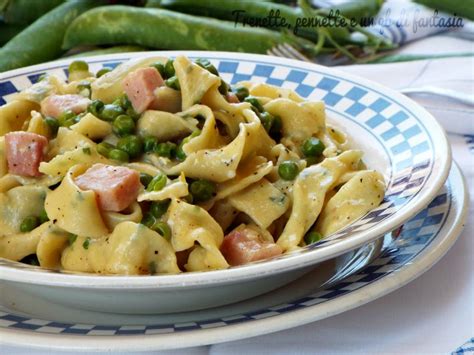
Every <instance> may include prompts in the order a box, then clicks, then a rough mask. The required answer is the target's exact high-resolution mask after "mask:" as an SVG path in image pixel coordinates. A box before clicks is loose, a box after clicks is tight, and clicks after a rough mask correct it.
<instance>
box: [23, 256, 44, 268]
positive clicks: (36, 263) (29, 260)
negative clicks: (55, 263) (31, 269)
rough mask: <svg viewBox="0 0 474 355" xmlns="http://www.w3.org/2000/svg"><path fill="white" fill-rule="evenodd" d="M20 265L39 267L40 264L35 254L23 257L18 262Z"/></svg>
mask: <svg viewBox="0 0 474 355" xmlns="http://www.w3.org/2000/svg"><path fill="white" fill-rule="evenodd" d="M20 263H24V264H28V265H32V266H40V262H39V260H38V256H37V255H36V254H31V255H28V256H25V257H24V258H23V259H21V260H20Z"/></svg>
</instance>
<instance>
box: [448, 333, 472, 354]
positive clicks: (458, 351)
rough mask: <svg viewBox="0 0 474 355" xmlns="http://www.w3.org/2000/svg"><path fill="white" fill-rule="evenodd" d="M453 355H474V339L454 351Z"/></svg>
mask: <svg viewBox="0 0 474 355" xmlns="http://www.w3.org/2000/svg"><path fill="white" fill-rule="evenodd" d="M451 354H453V355H461V354H474V337H472V338H471V339H469V340H468V341H467V342H465V343H464V344H463V345H462V346H460V347H459V348H457V349H456V350H454V351H453V352H452V353H451Z"/></svg>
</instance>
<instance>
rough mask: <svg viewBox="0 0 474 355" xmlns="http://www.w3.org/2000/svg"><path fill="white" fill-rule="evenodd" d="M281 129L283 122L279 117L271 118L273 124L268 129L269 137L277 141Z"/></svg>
mask: <svg viewBox="0 0 474 355" xmlns="http://www.w3.org/2000/svg"><path fill="white" fill-rule="evenodd" d="M282 128H283V122H282V120H281V117H280V116H273V124H272V127H271V128H270V136H271V137H272V138H275V139H279V138H280V136H281V129H282Z"/></svg>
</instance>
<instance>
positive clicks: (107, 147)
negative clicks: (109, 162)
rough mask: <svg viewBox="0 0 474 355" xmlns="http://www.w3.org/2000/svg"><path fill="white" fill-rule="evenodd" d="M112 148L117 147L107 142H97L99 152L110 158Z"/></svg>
mask: <svg viewBox="0 0 474 355" xmlns="http://www.w3.org/2000/svg"><path fill="white" fill-rule="evenodd" d="M112 149H115V147H114V146H113V145H112V144H110V143H107V142H101V143H99V144H97V151H98V152H99V154H100V155H103V156H104V157H106V158H108V157H109V155H110V151H111V150H112Z"/></svg>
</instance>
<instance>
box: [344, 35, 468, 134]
mask: <svg viewBox="0 0 474 355" xmlns="http://www.w3.org/2000/svg"><path fill="white" fill-rule="evenodd" d="M469 51H470V52H474V42H473V41H469V40H466V39H460V38H455V37H453V36H451V35H447V34H443V35H438V36H434V37H428V38H426V39H422V40H419V41H416V42H413V43H410V44H408V45H406V46H404V47H403V48H402V49H400V50H399V51H398V52H397V54H435V53H438V54H439V53H456V52H469ZM338 69H340V70H343V71H346V72H348V73H353V74H356V75H359V76H362V77H364V78H367V79H370V80H373V81H376V82H378V83H380V84H383V85H385V86H388V87H391V88H392V89H395V90H400V89H403V88H419V87H422V86H428V85H429V86H435V87H440V88H444V89H450V90H454V91H457V92H461V93H464V94H469V95H471V96H474V57H458V58H443V59H430V60H418V61H411V62H399V63H387V64H370V65H367V64H365V65H347V66H340V67H338ZM410 98H412V99H413V100H415V101H417V102H418V103H420V104H421V105H422V106H424V107H425V108H426V109H427V110H428V111H430V112H431V113H432V114H433V116H435V117H436V118H437V119H438V121H439V122H440V123H441V124H442V125H443V127H444V128H445V130H446V131H447V132H450V133H459V134H474V106H469V105H466V104H463V103H460V102H458V101H455V100H452V99H446V98H443V97H440V96H434V95H423V94H417V95H410Z"/></svg>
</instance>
